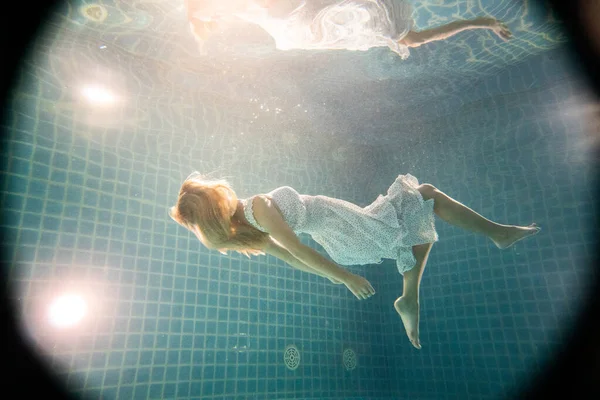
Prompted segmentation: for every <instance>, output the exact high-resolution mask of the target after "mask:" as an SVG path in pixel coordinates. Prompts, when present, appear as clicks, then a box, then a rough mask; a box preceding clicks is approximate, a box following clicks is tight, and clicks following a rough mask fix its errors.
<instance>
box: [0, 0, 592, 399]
mask: <svg viewBox="0 0 600 400" xmlns="http://www.w3.org/2000/svg"><path fill="white" fill-rule="evenodd" d="M87 4H88V6H93V5H92V3H87ZM82 5H84V3H79V2H71V3H69V5H68V6H67V7H65V8H64V9H61V10H58V11H57V13H56V14H55V15H53V16H52V17H51V18H50V20H49V23H48V27H47V30H46V32H45V33H44V34H43V36H41V37H40V38H39V39H38V41H37V43H36V45H35V46H34V48H33V50H32V52H31V54H30V56H29V58H28V59H27V60H26V61H25V63H24V65H23V68H22V71H21V74H20V80H19V83H18V86H17V88H16V91H15V93H14V97H13V100H12V103H11V105H10V112H9V113H8V119H7V120H6V121H3V126H4V128H5V130H7V131H8V132H9V135H10V136H9V139H7V140H5V142H4V143H3V146H2V148H3V151H4V155H5V157H3V158H2V159H3V160H4V161H3V170H4V171H5V174H3V180H2V182H3V189H4V190H3V193H2V195H1V197H0V201H1V204H2V209H3V219H2V221H3V222H2V223H3V225H4V228H5V229H7V230H8V233H9V237H10V238H12V239H11V240H12V244H13V245H14V251H13V252H12V253H10V254H7V255H5V257H7V261H11V262H13V265H14V266H13V268H12V271H11V277H12V280H13V282H14V284H15V286H16V287H17V288H19V290H18V292H17V293H18V304H19V305H20V306H21V307H22V313H23V320H24V323H25V326H26V332H27V333H28V335H30V336H31V337H32V338H33V339H34V340H35V341H36V342H38V343H39V344H40V348H41V350H42V351H43V352H44V354H45V355H47V356H48V359H49V363H50V365H52V367H53V368H54V370H55V371H56V372H57V373H58V374H59V376H60V377H61V378H62V379H64V381H65V382H66V383H68V385H69V386H70V387H71V388H72V390H74V391H75V392H76V393H80V394H82V395H85V396H89V397H90V398H103V399H117V398H118V399H132V398H135V399H174V398H178V399H186V398H203V399H212V398H214V399H283V398H286V399H287V398H293V399H304V398H306V399H354V398H356V399H358V398H360V399H404V398H407V399H408V398H410V399H436V400H437V399H466V398H473V399H495V398H499V397H501V396H503V395H505V394H507V393H511V392H512V391H514V390H515V389H517V388H518V387H519V385H520V384H521V383H523V382H524V381H525V380H526V379H527V377H528V376H529V375H530V374H532V373H535V372H538V371H540V368H541V366H542V365H543V363H544V362H545V361H546V360H547V359H548V357H549V356H550V355H551V354H552V351H553V350H554V349H555V346H556V345H557V344H559V343H560V342H561V339H562V337H563V335H564V334H565V332H566V328H568V326H569V324H570V322H571V321H572V318H573V317H574V316H575V314H576V311H577V309H578V305H579V303H580V301H581V299H583V298H584V295H585V290H586V285H585V283H586V277H587V276H588V272H587V265H588V262H589V259H590V257H591V255H592V253H591V252H592V250H593V246H592V240H593V237H594V234H597V233H598V232H597V228H596V227H593V226H591V225H589V221H590V220H591V216H593V215H594V212H595V211H596V210H595V207H596V206H595V204H594V202H593V200H592V193H591V190H590V188H591V187H592V185H593V182H592V175H591V172H592V168H591V165H590V161H591V160H590V155H589V154H588V153H587V151H588V150H589V148H590V146H589V144H590V143H589V141H588V139H587V137H588V136H587V133H586V132H587V129H588V128H589V126H590V125H591V122H590V121H591V119H590V117H591V113H590V106H591V105H590V101H591V100H590V97H589V96H588V94H587V92H586V90H585V85H584V82H582V80H581V78H580V76H579V75H578V73H577V70H576V69H575V68H574V67H573V66H572V65H571V64H570V63H569V62H568V59H567V57H566V55H565V53H564V50H565V46H566V45H567V44H566V43H565V42H564V38H563V35H562V33H561V31H560V24H558V23H557V22H556V20H555V18H554V16H553V15H552V13H550V12H549V11H546V10H542V9H537V8H535V7H534V6H533V5H532V4H531V3H530V2H523V3H516V2H511V1H507V0H504V1H495V0H481V1H478V2H472V1H462V2H456V1H429V2H419V3H418V4H416V3H415V19H416V23H417V27H419V28H426V27H429V26H433V25H438V24H441V23H444V22H448V21H450V20H451V19H452V18H456V17H462V18H471V17H474V16H478V15H486V14H489V15H493V16H495V17H497V18H500V19H503V20H504V21H506V22H507V24H508V25H509V26H510V27H511V29H512V30H513V32H514V34H515V39H514V40H512V41H511V42H510V43H502V42H501V41H499V40H498V39H496V38H494V37H493V36H492V35H490V34H489V33H486V32H468V33H463V34H461V35H459V36H457V37H455V38H452V39H451V40H449V41H448V42H444V43H436V44H431V45H427V46H424V47H422V48H419V49H414V50H412V51H411V57H410V58H409V59H407V60H400V59H399V58H398V57H397V56H396V55H395V54H393V53H392V52H390V51H389V50H387V49H372V50H370V51H368V52H364V53H363V52H344V51H333V52H328V51H318V52H306V51H289V52H281V51H277V50H275V49H274V47H273V43H272V41H271V39H270V38H269V37H268V36H267V35H266V34H263V33H262V32H261V31H260V30H258V29H256V28H252V27H248V26H245V25H237V26H232V27H231V28H230V29H229V30H228V31H227V32H224V33H223V34H221V35H219V36H217V37H215V38H214V39H212V40H211V41H210V42H209V43H208V44H207V52H208V55H207V56H201V55H199V54H198V52H197V51H196V46H195V44H194V41H193V38H192V37H191V35H190V34H189V31H188V27H187V24H186V21H185V15H184V12H183V8H182V7H181V4H179V2H172V1H164V2H158V1H140V2H136V3H135V4H130V2H116V3H115V2H102V7H103V9H104V11H105V12H106V18H105V19H104V20H103V21H101V22H97V21H93V20H90V19H89V18H86V17H85V13H84V12H83V9H82V8H81V6H82ZM104 11H102V9H100V8H97V9H95V12H93V13H92V16H102V15H103V12H104ZM95 85H100V86H99V87H100V88H103V87H104V88H108V89H109V90H110V91H109V93H104V92H102V91H101V89H98V88H96V89H94V87H95ZM85 88H87V90H88V91H87V92H85V91H84V92H82V90H85ZM94 90H95V91H94ZM90 92H91V93H92V94H94V95H95V97H93V98H94V99H95V100H96V101H97V102H99V103H95V104H92V105H90V103H89V102H88V101H87V100H86V97H85V95H86V94H87V95H89V94H90ZM82 93H83V94H82ZM102 100H104V101H105V103H103V102H102ZM591 110H592V111H593V110H594V109H593V108H591ZM193 170H200V171H210V172H214V173H215V174H216V175H219V176H226V177H229V179H230V181H231V182H232V184H233V185H234V187H235V188H236V190H237V192H238V194H239V195H240V196H241V197H245V196H248V195H251V194H254V193H260V192H266V191H269V190H271V189H273V188H275V187H277V186H281V185H290V186H293V187H295V188H296V189H298V190H299V191H301V192H304V193H309V194H325V195H329V196H335V197H339V198H343V199H346V200H350V201H353V202H356V203H357V204H360V205H366V204H368V203H369V202H371V201H372V200H374V199H375V198H376V197H377V195H378V194H379V193H384V192H385V190H386V189H387V187H388V186H389V185H390V184H391V182H393V180H394V178H395V176H396V175H397V174H399V173H411V174H413V175H415V176H416V177H418V178H419V180H420V181H421V182H429V183H432V184H434V185H436V186H437V187H439V188H440V189H441V190H443V191H445V192H446V193H448V194H449V195H451V196H453V197H454V198H456V199H458V200H459V201H461V202H464V203H466V204H467V205H469V206H470V207H472V208H474V209H475V210H477V211H479V212H481V213H482V214H484V215H485V216H487V217H489V218H491V219H494V220H497V221H499V222H504V223H511V224H529V223H530V222H532V221H535V222H537V223H538V224H539V225H540V226H542V227H543V229H544V230H543V232H542V233H541V234H540V235H538V236H536V237H535V238H534V239H531V240H530V241H526V242H523V243H519V244H517V245H516V246H515V247H514V248H512V249H510V250H506V251H499V250H497V249H495V248H494V247H492V246H490V245H489V243H487V242H486V241H485V239H483V238H480V237H477V236H473V235H471V234H467V233H464V232H462V231H459V230H458V229H456V228H453V227H449V226H447V225H443V224H442V223H441V222H440V223H439V224H438V230H439V233H440V238H441V240H440V242H439V243H437V244H435V245H434V248H433V251H432V253H431V256H430V259H429V263H428V268H427V270H426V272H425V277H424V279H423V284H422V291H421V296H422V298H421V319H422V321H421V342H422V344H423V349H422V350H420V351H417V350H415V349H413V348H412V347H411V346H410V343H409V342H408V340H407V338H406V336H405V334H404V332H403V329H402V325H401V323H400V320H399V318H398V316H397V315H396V314H395V312H394V310H393V307H392V303H393V301H394V299H395V298H396V297H398V296H399V295H400V293H401V290H402V282H401V277H400V276H399V275H398V273H397V271H396V270H395V267H394V265H393V263H392V262H389V263H388V262H386V263H384V264H382V265H376V266H363V267H351V269H352V271H353V272H357V273H361V274H363V275H365V276H366V277H367V278H368V279H369V280H370V281H371V282H372V284H373V286H374V287H375V289H376V290H377V292H378V296H375V297H374V298H372V299H371V300H369V301H367V302H358V301H356V300H355V299H354V297H353V296H352V295H351V293H349V292H348V291H347V290H346V289H343V288H341V287H339V286H335V285H331V284H330V283H329V282H327V281H324V280H322V279H320V278H316V277H312V276H307V275H304V274H302V273H300V272H296V271H294V270H292V269H291V268H290V267H288V266H285V265H283V264H282V263H281V262H278V261H276V260H275V259H273V258H271V257H260V258H252V259H251V260H248V259H246V258H243V257H239V256H237V255H232V256H223V255H221V254H219V253H217V252H210V251H207V250H206V249H204V248H203V247H202V246H201V245H200V243H198V241H197V240H196V238H195V237H194V236H193V235H190V234H189V233H187V232H186V231H184V230H183V229H181V228H180V227H178V226H177V225H176V224H174V223H173V222H172V221H171V220H170V219H169V218H168V216H167V209H168V207H169V206H171V205H172V204H173V203H174V201H175V196H176V193H177V190H178V189H179V185H180V183H181V181H182V179H183V178H184V177H185V176H187V175H188V174H189V173H190V172H191V171H193ZM303 240H304V241H305V242H306V243H308V244H310V245H314V246H316V245H315V244H314V243H313V242H311V241H310V240H309V239H308V238H303ZM317 248H318V247H317ZM63 293H76V294H79V295H81V296H83V297H84V298H85V299H86V300H87V301H88V303H87V307H88V314H87V317H86V318H85V319H84V320H83V321H82V323H81V324H80V325H77V326H75V327H74V328H71V329H62V330H60V329H56V328H53V327H52V326H51V325H50V324H49V323H48V318H47V307H48V305H49V304H51V302H52V301H53V299H54V298H55V297H56V296H59V295H60V294H63ZM290 345H293V346H295V348H296V349H297V351H298V354H299V355H300V360H299V363H298V365H297V368H296V369H293V370H290V369H288V368H287V367H286V365H285V363H284V354H285V350H286V348H287V347H288V346H290ZM345 350H352V351H353V352H354V353H353V354H355V357H356V358H355V359H354V360H355V361H356V364H355V365H354V363H352V362H351V363H350V365H345V364H344V358H343V354H344V351H345ZM346 354H348V353H346ZM288 361H289V358H288ZM295 361H297V360H295ZM348 366H349V367H350V368H351V369H347V367H348ZM352 367H354V368H353V369H352Z"/></svg>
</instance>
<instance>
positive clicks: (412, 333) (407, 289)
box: [394, 243, 433, 349]
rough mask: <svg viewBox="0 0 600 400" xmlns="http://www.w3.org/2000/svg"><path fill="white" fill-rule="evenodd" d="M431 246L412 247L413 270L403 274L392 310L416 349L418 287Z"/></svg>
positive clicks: (419, 344) (417, 346)
mask: <svg viewBox="0 0 600 400" xmlns="http://www.w3.org/2000/svg"><path fill="white" fill-rule="evenodd" d="M431 246H433V243H427V244H420V245H417V246H413V248H412V251H413V255H414V256H415V259H416V260H417V262H416V264H415V266H414V268H413V269H411V270H410V271H406V272H405V273H404V289H403V291H402V297H399V298H398V299H396V301H395V302H394V308H395V309H396V311H397V312H398V314H400V318H402V323H403V324H404V329H405V330H406V334H407V335H408V339H409V340H410V342H411V343H412V345H413V346H415V347H416V348H417V349H420V348H421V342H420V341H419V287H420V286H421V278H422V277H423V271H424V270H425V266H426V265H427V258H428V257H429V252H430V251H431Z"/></svg>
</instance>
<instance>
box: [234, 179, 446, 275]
mask: <svg viewBox="0 0 600 400" xmlns="http://www.w3.org/2000/svg"><path fill="white" fill-rule="evenodd" d="M418 186H419V182H418V180H417V179H416V178H415V177H414V176H412V175H410V174H408V175H399V176H398V177H397V178H396V180H395V181H394V183H393V184H392V185H391V186H390V188H389V189H388V191H387V194H386V195H385V196H382V195H380V196H379V197H377V199H376V200H375V201H374V202H373V203H371V204H370V205H368V206H366V207H364V208H363V207H359V206H357V205H355V204H353V203H350V202H347V201H344V200H340V199H335V198H331V197H327V196H309V195H301V194H299V193H298V192H297V191H296V190H294V189H293V188H291V187H289V186H284V187H280V188H277V189H275V190H273V191H271V192H270V193H268V195H269V196H271V198H272V199H273V201H274V202H275V204H276V205H277V207H278V208H279V209H280V211H281V213H282V215H283V218H284V220H285V221H286V222H287V223H288V225H290V227H291V228H292V229H293V230H294V232H296V233H306V234H309V235H310V236H311V237H312V238H313V239H314V240H315V241H316V242H317V243H319V244H320V245H321V246H323V248H324V249H325V251H327V254H328V255H329V256H330V257H331V258H332V259H333V260H334V261H335V262H337V263H338V264H341V265H365V264H375V263H379V262H381V261H382V259H384V258H387V259H395V260H396V265H397V266H398V271H399V272H400V273H402V274H403V273H404V272H406V271H408V270H410V269H412V268H413V267H414V266H415V262H416V260H415V257H414V255H413V253H412V246H415V245H418V244H425V243H433V242H436V241H437V240H438V235H437V232H436V230H435V221H434V213H433V199H430V200H427V201H425V200H424V199H423V197H422V196H421V193H419V191H418V190H417V187H418ZM243 203H244V213H245V216H246V219H247V220H248V221H249V222H250V223H251V224H252V225H253V226H254V227H256V228H257V229H260V230H263V229H262V228H261V226H260V225H259V224H258V223H257V222H256V220H255V219H254V215H253V212H252V198H250V199H247V200H244V201H243Z"/></svg>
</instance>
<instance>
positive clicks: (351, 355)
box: [342, 349, 356, 371]
mask: <svg viewBox="0 0 600 400" xmlns="http://www.w3.org/2000/svg"><path fill="white" fill-rule="evenodd" d="M342 358H343V360H344V368H346V370H347V371H352V370H353V369H354V368H356V353H355V352H354V350H352V349H346V350H344V355H343V357H342Z"/></svg>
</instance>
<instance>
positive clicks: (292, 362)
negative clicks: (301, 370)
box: [283, 344, 300, 370]
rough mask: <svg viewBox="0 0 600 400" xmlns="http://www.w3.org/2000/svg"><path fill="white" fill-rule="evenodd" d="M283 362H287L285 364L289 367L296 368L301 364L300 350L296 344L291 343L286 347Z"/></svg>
mask: <svg viewBox="0 0 600 400" xmlns="http://www.w3.org/2000/svg"><path fill="white" fill-rule="evenodd" d="M283 362H285V366H286V367H288V369H291V370H294V369H296V368H298V365H300V352H299V351H298V348H297V347H296V346H294V345H293V344H291V345H289V346H288V347H286V348H285V353H283Z"/></svg>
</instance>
